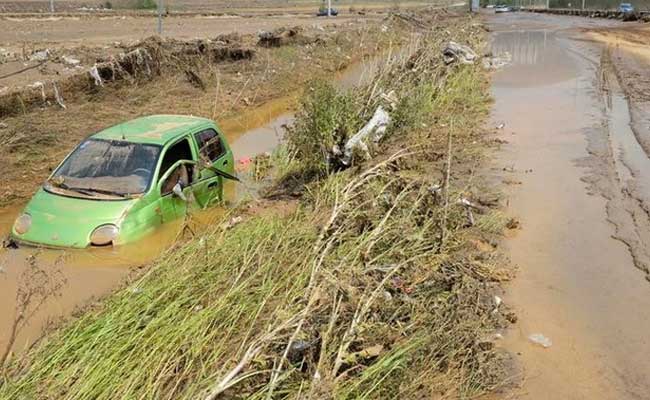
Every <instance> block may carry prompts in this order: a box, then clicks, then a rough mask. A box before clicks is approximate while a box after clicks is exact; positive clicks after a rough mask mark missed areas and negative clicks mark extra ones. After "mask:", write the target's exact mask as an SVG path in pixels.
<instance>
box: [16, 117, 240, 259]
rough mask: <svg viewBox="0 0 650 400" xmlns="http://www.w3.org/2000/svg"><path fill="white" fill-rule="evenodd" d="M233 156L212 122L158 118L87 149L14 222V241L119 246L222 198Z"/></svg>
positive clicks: (109, 134)
mask: <svg viewBox="0 0 650 400" xmlns="http://www.w3.org/2000/svg"><path fill="white" fill-rule="evenodd" d="M233 164H234V162H233V155H232V151H231V150H230V147H229V146H228V143H227V142H226V140H225V138H224V136H223V134H222V132H221V131H220V129H219V127H218V126H217V125H216V124H215V123H214V122H213V121H211V120H209V119H205V118H197V117H190V116H179V115H152V116H148V117H142V118H138V119H134V120H132V121H128V122H124V123H122V124H119V125H116V126H113V127H111V128H108V129H105V130H103V131H101V132H99V133H96V134H94V135H92V136H90V137H88V138H87V139H86V140H84V141H83V142H81V144H79V145H78V146H77V148H75V149H74V150H73V151H72V152H71V153H70V154H69V155H68V156H67V157H66V158H65V160H63V162H62V163H61V164H60V165H59V166H58V167H57V168H56V170H55V171H54V172H53V173H52V175H51V176H50V177H49V178H48V179H47V181H46V182H45V184H43V186H42V187H41V188H40V189H39V190H38V192H36V194H35V195H34V196H33V197H32V199H31V200H30V201H29V203H28V204H27V206H26V207H25V209H24V210H23V213H22V214H21V215H20V216H19V217H18V218H17V219H16V222H15V223H14V225H13V228H12V232H11V236H12V238H13V239H14V240H16V241H18V242H21V243H26V244H32V245H37V246H48V247H74V248H86V247H89V246H108V245H120V244H124V243H128V242H132V241H135V240H138V239H140V238H142V237H143V236H145V235H147V234H149V233H151V232H153V231H154V230H155V229H156V228H157V227H158V226H160V225H161V224H164V223H166V222H168V221H172V220H174V219H177V218H180V217H183V216H184V215H185V214H186V212H187V210H188V208H189V207H198V208H205V207H208V206H209V205H211V204H214V203H215V202H220V201H221V199H222V197H223V180H224V179H235V180H236V179H237V178H235V177H234V176H232V174H233V170H234V166H233Z"/></svg>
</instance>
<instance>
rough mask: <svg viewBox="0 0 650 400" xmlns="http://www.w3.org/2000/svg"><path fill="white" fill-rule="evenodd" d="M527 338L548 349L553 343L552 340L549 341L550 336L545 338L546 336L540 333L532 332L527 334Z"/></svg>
mask: <svg viewBox="0 0 650 400" xmlns="http://www.w3.org/2000/svg"><path fill="white" fill-rule="evenodd" d="M528 340H530V341H531V342H533V343H535V344H538V345H540V346H542V347H543V348H545V349H548V348H549V347H551V346H552V345H553V342H552V341H551V339H550V338H547V337H546V336H544V335H542V334H541V333H533V334H532V335H530V336H528Z"/></svg>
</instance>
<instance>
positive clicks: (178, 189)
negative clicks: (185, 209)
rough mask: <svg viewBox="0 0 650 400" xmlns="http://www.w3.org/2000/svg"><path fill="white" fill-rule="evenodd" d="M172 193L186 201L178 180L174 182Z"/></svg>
mask: <svg viewBox="0 0 650 400" xmlns="http://www.w3.org/2000/svg"><path fill="white" fill-rule="evenodd" d="M172 193H173V194H174V196H176V197H178V198H179V199H181V200H183V201H187V197H185V193H183V185H181V183H180V182H176V184H175V185H174V188H173V189H172Z"/></svg>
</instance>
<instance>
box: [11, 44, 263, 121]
mask: <svg viewBox="0 0 650 400" xmlns="http://www.w3.org/2000/svg"><path fill="white" fill-rule="evenodd" d="M236 40H237V37H236V36H233V35H227V36H223V37H218V38H217V40H195V41H180V40H174V39H165V40H163V39H160V38H156V37H151V38H148V39H145V40H143V41H141V42H138V43H136V44H134V45H132V46H128V47H126V48H125V51H124V52H122V53H120V54H118V55H115V56H111V57H108V58H106V59H101V58H100V59H99V60H98V62H96V63H95V64H94V65H93V66H92V67H90V68H88V69H84V68H83V67H82V65H81V64H82V62H81V60H80V59H79V58H77V57H73V56H71V55H63V56H58V55H56V54H55V53H54V52H53V51H51V50H50V49H45V50H39V51H36V52H34V53H32V54H31V56H30V60H32V61H34V60H36V61H38V60H40V61H39V62H46V61H48V60H49V61H54V60H56V61H58V62H61V63H63V64H65V65H66V66H67V67H69V68H73V69H75V70H77V69H78V70H79V72H75V73H74V74H72V75H69V76H67V77H65V78H60V79H57V80H56V81H53V80H52V81H49V82H35V83H33V84H31V85H27V86H26V87H24V88H19V89H17V90H14V91H8V92H7V93H5V94H1V93H0V115H2V116H8V115H13V114H16V113H19V112H23V111H24V110H25V108H26V107H30V106H42V105H48V104H50V103H52V104H55V103H56V104H58V105H60V106H61V107H62V108H65V106H64V103H63V94H64V93H69V94H74V93H79V92H82V93H84V92H89V93H93V92H96V91H97V90H98V89H99V88H101V87H103V86H104V85H105V84H106V83H107V82H116V81H122V80H126V81H129V82H134V81H136V80H151V79H153V78H155V77H156V76H159V75H161V74H162V73H163V72H164V71H179V72H182V73H184V74H185V75H186V77H187V80H188V82H190V84H192V85H193V86H195V87H198V88H203V87H204V85H203V82H202V79H201V77H200V75H199V74H198V73H197V72H196V71H195V70H193V69H192V67H191V66H196V65H199V64H200V63H204V64H216V63H222V62H230V61H240V60H249V59H251V58H252V57H253V56H254V55H255V50H253V49H251V48H248V47H246V46H243V45H242V44H241V43H239V42H238V41H236ZM47 87H52V90H51V91H49V90H46V88H47Z"/></svg>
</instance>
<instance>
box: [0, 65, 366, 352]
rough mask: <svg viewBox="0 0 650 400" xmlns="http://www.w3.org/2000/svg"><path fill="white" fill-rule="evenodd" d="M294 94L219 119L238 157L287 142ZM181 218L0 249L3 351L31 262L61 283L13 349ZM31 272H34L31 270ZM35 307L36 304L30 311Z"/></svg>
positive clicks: (4, 222) (139, 261) (125, 267)
mask: <svg viewBox="0 0 650 400" xmlns="http://www.w3.org/2000/svg"><path fill="white" fill-rule="evenodd" d="M374 62H375V60H374V59H371V60H369V61H366V62H360V63H357V64H353V65H352V66H350V67H349V68H347V69H345V70H343V71H341V72H340V73H338V74H337V76H336V77H335V79H334V80H333V83H335V85H336V86H337V87H339V88H350V87H351V86H353V85H356V84H358V83H360V82H361V81H363V79H364V76H367V73H366V72H367V70H368V68H373V67H372V66H373V65H374ZM296 100H297V99H296V98H295V97H291V96H290V97H286V98H280V99H277V100H272V101H269V102H267V103H266V104H263V105H262V106H260V107H258V108H256V109H253V110H247V111H245V112H243V113H242V114H240V115H238V116H237V117H235V118H231V119H228V120H218V122H219V123H220V126H221V128H222V130H223V131H224V133H225V135H226V136H227V139H228V141H229V143H230V144H231V147H232V149H233V152H234V154H235V158H236V159H237V160H241V159H246V158H250V157H253V156H255V155H257V154H260V153H265V152H270V151H272V150H273V149H275V148H276V147H277V146H278V144H279V143H280V141H281V140H282V135H283V130H284V128H283V127H284V126H285V125H289V124H291V123H292V122H293V120H294V114H293V110H292V109H293V108H294V107H295V105H296ZM241 191H244V192H245V191H246V188H239V189H237V188H236V187H235V186H234V185H227V186H226V200H227V201H228V200H229V201H235V200H236V198H238V193H236V192H241ZM22 208H23V205H22V204H20V205H16V206H12V207H7V208H4V209H1V210H0V235H1V236H2V237H3V238H4V237H6V236H7V235H8V233H9V231H10V229H11V226H12V224H13V222H14V220H15V218H16V217H17V215H18V214H19V213H20V211H21V209H22ZM223 212H224V211H223V210H222V209H212V210H207V211H203V212H200V213H198V214H196V215H193V222H194V225H196V226H197V227H199V229H200V227H201V226H209V225H210V224H211V223H214V221H215V220H216V219H218V218H219V217H220V216H221V215H223ZM180 228H181V222H180V221H177V222H175V223H170V224H166V225H165V226H163V227H161V228H160V229H158V230H157V231H156V232H155V233H154V234H152V235H150V236H148V237H146V238H144V239H143V240H141V241H139V242H137V243H134V244H130V245H125V246H121V247H117V248H93V249H88V250H74V251H73V250H69V251H63V250H51V249H41V250H36V249H34V248H30V247H21V248H19V249H0V352H1V351H2V350H4V348H5V347H6V343H7V342H8V341H9V337H10V336H11V331H12V327H13V326H14V320H15V318H16V316H17V314H16V309H17V302H16V299H17V298H18V297H17V296H18V295H19V294H20V293H25V292H26V291H29V290H33V289H34V288H33V284H32V283H33V281H34V275H33V270H30V268H28V266H29V265H34V266H36V267H37V268H38V269H39V270H43V271H46V272H47V273H48V274H49V276H50V282H51V283H52V284H55V283H57V282H62V283H63V286H62V287H61V288H60V290H58V291H57V292H58V295H57V296H56V297H50V298H49V299H48V301H46V302H45V303H44V304H43V305H42V306H41V307H38V309H37V310H36V312H35V313H34V314H33V315H32V316H31V318H30V319H29V321H28V322H27V324H26V325H25V326H22V327H21V329H20V331H19V333H18V335H17V339H16V340H15V344H14V346H13V349H14V350H15V351H21V350H22V349H24V348H25V347H26V346H29V345H30V344H31V343H32V342H33V341H34V340H36V339H37V338H38V337H40V335H41V333H42V331H43V329H45V328H47V327H48V326H49V325H50V323H53V322H56V321H57V320H59V319H61V318H64V317H67V316H69V315H70V314H71V313H72V312H73V311H74V309H75V308H77V307H80V306H83V305H84V304H87V303H88V302H90V301H92V300H93V299H94V298H98V297H102V296H104V295H106V294H108V293H110V292H111V291H112V290H113V289H114V288H115V287H116V286H118V285H119V284H120V282H122V281H124V280H125V279H127V278H128V275H129V271H130V270H131V269H132V268H135V267H138V266H141V265H144V264H146V263H149V262H150V261H152V260H153V259H155V258H156V257H158V256H159V255H160V254H161V253H163V252H164V251H165V250H166V249H167V248H168V247H169V246H170V245H171V244H172V243H173V242H174V241H175V240H176V239H177V237H178V235H179V233H180ZM29 271H32V274H31V275H30V274H29V273H28V272H29ZM27 310H28V311H30V314H31V311H32V310H34V307H33V306H32V307H30V308H28V309H27Z"/></svg>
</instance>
